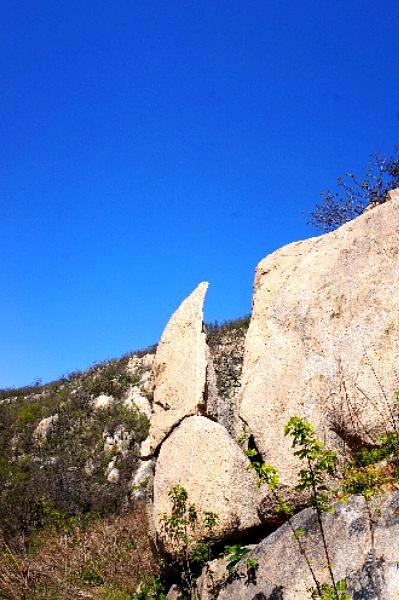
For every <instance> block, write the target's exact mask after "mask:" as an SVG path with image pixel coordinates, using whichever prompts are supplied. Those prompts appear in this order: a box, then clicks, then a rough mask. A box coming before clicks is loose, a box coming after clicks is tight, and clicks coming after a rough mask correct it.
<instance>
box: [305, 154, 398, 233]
mask: <svg viewBox="0 0 399 600" xmlns="http://www.w3.org/2000/svg"><path fill="white" fill-rule="evenodd" d="M397 187H399V146H397V147H396V148H395V151H394V153H393V155H392V156H383V155H382V154H381V153H375V154H372V155H371V157H370V161H369V164H368V166H367V167H366V169H365V170H364V171H363V172H362V173H360V174H355V173H351V172H348V173H346V174H345V176H344V177H339V178H338V179H337V189H336V190H327V191H326V192H322V194H321V196H322V200H321V202H320V203H319V204H317V205H316V207H315V209H314V211H313V212H312V213H311V215H310V221H309V224H310V225H313V226H314V227H316V228H317V229H319V230H321V231H322V232H323V233H328V232H330V231H333V230H334V229H337V227H339V226H340V225H343V224H344V223H346V222H347V221H350V220H351V219H354V218H355V217H358V216H359V215H361V214H362V212H363V211H364V210H365V208H367V207H369V206H370V207H373V206H376V205H378V204H383V203H384V202H385V201H386V199H387V193H388V192H389V190H392V189H394V188H397Z"/></svg>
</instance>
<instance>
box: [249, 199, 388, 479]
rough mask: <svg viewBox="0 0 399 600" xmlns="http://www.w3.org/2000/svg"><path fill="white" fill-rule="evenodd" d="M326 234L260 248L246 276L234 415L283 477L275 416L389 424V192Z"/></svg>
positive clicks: (364, 432) (352, 427)
mask: <svg viewBox="0 0 399 600" xmlns="http://www.w3.org/2000/svg"><path fill="white" fill-rule="evenodd" d="M396 192H397V191H394V192H393V193H391V194H390V200H389V201H388V202H386V203H385V204H383V205H380V206H377V207H376V208H374V209H373V210H371V211H369V212H367V213H364V214H363V215H361V216H360V217H358V218H357V219H355V220H354V221H351V222H349V223H347V224H345V225H344V226H342V227H340V228H339V229H338V230H336V231H334V232H332V233H329V234H327V235H324V236H321V237H317V238H312V239H308V240H305V241H303V242H296V243H293V244H290V245H288V246H286V247H284V248H282V249H280V250H278V251H277V252H274V253H273V254H271V255H270V256H268V257H267V258H265V259H264V260H263V261H262V262H261V263H260V264H259V266H258V268H257V271H256V277H255V284H254V299H253V314H252V319H251V323H250V327H249V330H248V334H247V339H246V349H245V356H244V366H243V377H242V391H241V398H240V417H241V419H243V421H244V422H245V423H246V424H247V426H248V428H249V431H250V432H251V433H252V434H253V435H254V438H255V442H256V444H257V446H258V448H259V449H260V450H261V452H262V455H263V457H264V459H265V460H266V462H267V463H270V464H272V465H274V466H275V467H277V468H278V469H279V471H280V473H281V475H282V481H283V483H286V484H292V483H293V481H294V477H295V473H296V463H295V461H294V460H293V458H292V450H291V448H290V447H289V441H288V440H287V439H286V438H285V437H284V434H283V429H284V425H285V424H286V422H287V421H288V419H289V418H290V417H291V416H301V417H303V418H305V419H306V420H308V421H310V422H312V423H313V424H314V425H315V426H316V427H317V430H318V433H319V435H320V436H321V437H325V439H326V441H327V442H328V443H329V444H337V443H338V442H339V438H338V437H337V436H335V434H334V433H333V429H335V430H337V431H338V432H339V433H340V434H342V435H343V436H344V437H345V436H347V435H348V434H355V433H356V435H360V436H361V437H363V438H364V439H370V438H369V436H370V435H371V436H373V435H374V434H375V433H376V432H378V431H382V430H385V429H386V428H388V429H392V422H391V421H392V418H391V409H392V406H393V393H394V391H396V390H398V389H399V381H398V370H399V303H398V300H399V194H398V193H396Z"/></svg>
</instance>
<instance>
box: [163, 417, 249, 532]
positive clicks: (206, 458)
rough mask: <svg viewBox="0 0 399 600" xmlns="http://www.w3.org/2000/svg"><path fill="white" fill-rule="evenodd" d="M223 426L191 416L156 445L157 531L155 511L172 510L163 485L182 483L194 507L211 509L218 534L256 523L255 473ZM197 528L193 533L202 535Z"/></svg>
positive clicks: (169, 511)
mask: <svg viewBox="0 0 399 600" xmlns="http://www.w3.org/2000/svg"><path fill="white" fill-rule="evenodd" d="M248 464H249V462H248V459H247V457H246V456H245V455H244V453H243V452H242V450H241V448H240V447H239V446H238V444H237V443H236V442H235V441H234V440H233V439H232V438H231V437H230V435H229V434H228V432H227V431H226V429H225V428H224V427H223V426H222V425H220V424H219V423H215V422H214V421H211V420H210V419H208V418H206V417H203V416H193V417H188V418H186V419H184V421H183V422H182V423H181V424H180V425H179V426H178V427H177V428H176V429H175V430H174V431H173V432H172V434H171V435H170V436H169V437H168V438H167V439H166V440H165V442H164V443H163V444H162V446H161V450H160V453H159V456H158V459H157V462H156V467H155V478H154V522H155V528H156V530H157V533H158V535H160V534H161V529H162V528H161V524H160V515H162V514H163V513H165V512H166V513H168V514H170V513H171V503H170V499H169V497H168V491H169V490H170V489H171V488H172V487H174V486H176V485H182V486H184V487H185V488H186V490H187V492H188V499H189V502H190V503H194V504H195V506H196V508H197V512H198V514H199V515H201V514H202V513H203V512H204V511H211V512H215V513H217V514H218V515H219V519H220V524H219V527H218V528H217V530H216V535H217V537H229V536H231V535H233V534H234V533H236V532H237V531H244V530H248V529H250V528H251V527H253V526H254V525H257V524H258V523H259V519H258V516H257V512H256V495H257V487H256V477H255V475H254V474H253V472H248V471H246V467H247V466H248ZM201 533H203V532H201V531H200V530H198V536H199V537H201Z"/></svg>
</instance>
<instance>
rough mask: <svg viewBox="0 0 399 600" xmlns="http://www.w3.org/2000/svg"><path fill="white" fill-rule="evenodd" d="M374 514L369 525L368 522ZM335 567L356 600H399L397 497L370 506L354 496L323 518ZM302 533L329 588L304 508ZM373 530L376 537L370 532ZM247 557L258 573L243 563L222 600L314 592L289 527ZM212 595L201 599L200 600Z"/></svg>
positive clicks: (304, 596)
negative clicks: (252, 562)
mask: <svg viewBox="0 0 399 600" xmlns="http://www.w3.org/2000/svg"><path fill="white" fill-rule="evenodd" d="M370 514H371V520H370ZM323 523H324V529H325V535H326V540H327V546H328V551H329V554H330V560H331V565H332V569H333V574H334V578H335V581H336V582H339V581H341V580H343V579H345V580H346V590H347V592H348V594H349V597H350V598H352V599H353V600H365V599H369V600H397V598H399V493H398V492H396V493H394V494H387V495H386V496H383V497H382V498H379V499H378V500H376V501H374V504H373V503H372V508H371V512H370V513H369V510H368V507H367V505H366V501H365V500H364V498H363V497H361V496H353V497H352V498H351V499H350V500H349V501H348V502H347V503H344V504H338V505H337V506H336V510H335V512H334V513H333V514H328V515H325V516H324V517H323ZM292 525H293V526H294V527H295V528H296V529H298V528H299V529H302V530H303V532H304V534H303V536H302V537H301V539H302V540H303V545H304V548H305V552H306V556H307V558H308V560H309V561H310V563H311V565H312V566H313V569H314V571H315V574H316V578H317V579H318V580H319V581H320V582H322V583H323V582H325V583H331V581H330V580H329V575H328V571H327V569H326V568H325V565H326V557H325V553H324V548H323V543H322V539H321V535H320V528H319V526H318V523H317V517H316V514H315V512H314V511H313V510H312V509H306V510H304V511H302V512H300V513H298V514H297V515H295V517H293V519H292ZM370 527H372V528H373V536H372V535H371V529H370ZM247 557H249V558H251V559H255V561H256V562H257V563H258V565H259V566H258V568H257V569H256V571H255V572H253V573H251V574H250V577H248V569H247V567H246V566H245V563H244V561H242V563H241V565H240V567H239V569H238V571H239V572H240V574H241V576H240V577H237V578H236V579H235V580H232V581H231V582H230V583H229V584H227V585H226V586H225V587H224V589H223V590H222V591H221V592H220V594H219V596H218V600H231V598H234V599H235V600H254V599H257V600H308V598H309V597H310V595H309V592H308V589H309V588H311V587H315V582H314V581H313V579H312V577H311V574H310V570H309V568H308V566H307V565H306V562H305V560H304V557H303V555H301V553H300V552H299V548H298V544H297V543H296V542H295V540H293V537H292V529H291V527H290V526H289V524H288V523H286V524H285V525H283V526H282V527H281V528H280V529H278V530H277V531H275V532H274V533H272V534H271V535H270V536H269V537H267V538H266V539H265V540H263V541H262V542H261V543H260V544H258V546H256V547H255V549H254V550H253V551H252V552H250V553H249V554H248V555H247ZM207 597H208V596H206V595H203V596H202V597H201V600H205V598H207Z"/></svg>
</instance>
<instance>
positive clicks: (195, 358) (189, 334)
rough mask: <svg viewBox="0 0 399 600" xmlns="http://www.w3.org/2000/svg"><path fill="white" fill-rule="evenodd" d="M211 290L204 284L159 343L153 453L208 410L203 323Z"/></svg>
mask: <svg viewBox="0 0 399 600" xmlns="http://www.w3.org/2000/svg"><path fill="white" fill-rule="evenodd" d="M207 288H208V284H207V283H201V284H200V285H199V286H198V287H197V288H196V289H195V290H194V292H193V293H192V294H191V295H190V296H189V297H188V298H186V300H184V302H182V304H181V305H180V307H179V308H178V309H177V311H176V312H175V313H174V314H173V315H172V317H171V319H170V321H169V323H168V324H167V326H166V329H165V331H164V333H163V335H162V338H161V341H160V342H159V345H158V348H157V352H156V355H155V360H154V372H155V391H154V415H153V417H152V421H151V429H150V447H151V451H152V452H155V451H156V450H157V448H159V445H160V444H161V443H162V441H163V440H164V439H165V438H166V436H167V435H168V434H169V433H170V432H171V430H172V429H173V428H174V427H176V425H178V423H179V422H180V421H181V420H182V419H183V418H184V417H186V416H188V415H193V414H196V413H197V412H198V410H200V409H202V408H204V392H205V386H206V369H207V356H206V336H205V333H204V332H203V330H202V321H203V304H204V298H205V294H206V290H207Z"/></svg>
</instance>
